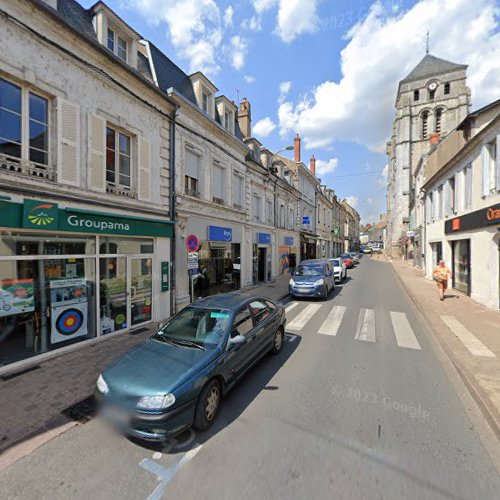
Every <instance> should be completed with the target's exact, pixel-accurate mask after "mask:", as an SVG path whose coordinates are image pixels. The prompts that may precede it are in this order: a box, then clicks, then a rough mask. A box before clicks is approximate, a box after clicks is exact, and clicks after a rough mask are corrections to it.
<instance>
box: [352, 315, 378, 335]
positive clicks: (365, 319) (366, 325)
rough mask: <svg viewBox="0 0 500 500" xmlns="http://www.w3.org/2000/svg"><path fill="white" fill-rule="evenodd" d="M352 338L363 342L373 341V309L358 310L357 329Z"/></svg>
mask: <svg viewBox="0 0 500 500" xmlns="http://www.w3.org/2000/svg"><path fill="white" fill-rule="evenodd" d="M354 338H355V339H356V340H363V341H365V342H375V311H374V310H373V309H361V310H360V311H359V319H358V329H357V330H356V336H355V337H354Z"/></svg>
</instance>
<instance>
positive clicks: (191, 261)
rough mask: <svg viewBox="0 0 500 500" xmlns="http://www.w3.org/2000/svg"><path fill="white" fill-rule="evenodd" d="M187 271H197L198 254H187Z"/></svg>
mask: <svg viewBox="0 0 500 500" xmlns="http://www.w3.org/2000/svg"><path fill="white" fill-rule="evenodd" d="M188 269H198V252H188Z"/></svg>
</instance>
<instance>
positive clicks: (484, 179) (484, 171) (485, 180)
mask: <svg viewBox="0 0 500 500" xmlns="http://www.w3.org/2000/svg"><path fill="white" fill-rule="evenodd" d="M488 156H489V155H488V146H487V145H486V144H484V145H483V148H482V150H481V194H482V195H483V196H487V195H488V193H489V190H490V189H489V188H490V186H489V184H490V172H489V168H488V167H489V161H488V160H489V158H488Z"/></svg>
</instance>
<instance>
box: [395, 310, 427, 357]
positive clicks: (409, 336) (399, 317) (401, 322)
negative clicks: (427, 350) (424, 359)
mask: <svg viewBox="0 0 500 500" xmlns="http://www.w3.org/2000/svg"><path fill="white" fill-rule="evenodd" d="M391 321H392V328H393V329H394V334H395V335H396V342H397V343H398V346H399V347H404V348H406V349H417V350H420V351H421V350H422V348H421V347H420V344H419V343H418V340H417V337H416V336H415V334H414V333H413V329H412V327H411V326H410V323H409V322H408V318H407V317H406V314H405V313H402V312H393V311H391Z"/></svg>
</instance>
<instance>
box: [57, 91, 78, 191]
mask: <svg viewBox="0 0 500 500" xmlns="http://www.w3.org/2000/svg"><path fill="white" fill-rule="evenodd" d="M57 136H58V140H57V179H58V182H60V183H61V184H69V185H70V186H79V185H80V107H79V106H77V105H75V104H72V103H70V102H68V101H65V100H64V99H60V98H59V99H58V100H57Z"/></svg>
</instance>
